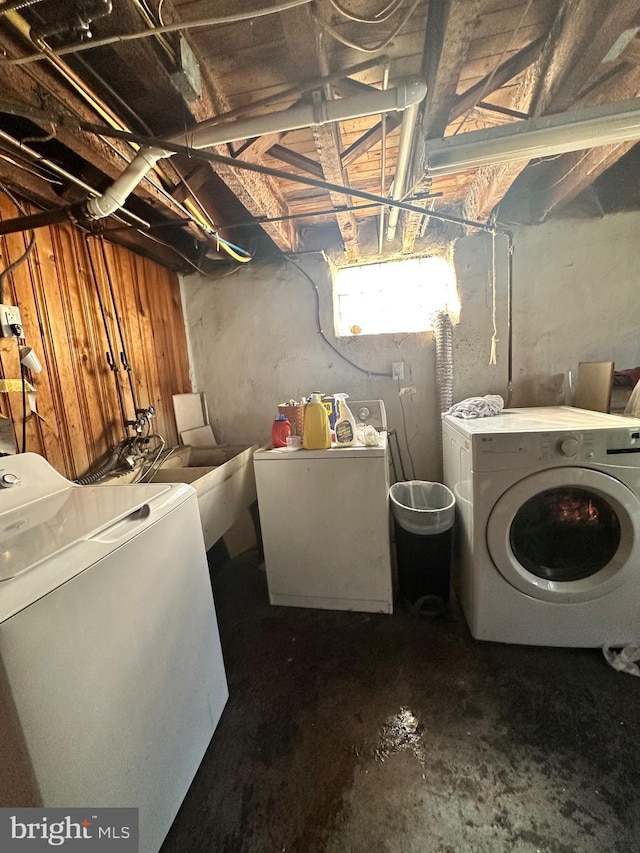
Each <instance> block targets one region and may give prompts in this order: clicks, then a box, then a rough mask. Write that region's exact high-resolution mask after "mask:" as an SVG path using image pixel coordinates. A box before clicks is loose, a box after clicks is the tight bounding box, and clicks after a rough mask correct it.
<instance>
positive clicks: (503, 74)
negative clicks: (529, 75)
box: [448, 36, 544, 124]
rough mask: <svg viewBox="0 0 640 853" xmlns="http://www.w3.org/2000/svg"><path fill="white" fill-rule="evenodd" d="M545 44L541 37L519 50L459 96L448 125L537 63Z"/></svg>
mask: <svg viewBox="0 0 640 853" xmlns="http://www.w3.org/2000/svg"><path fill="white" fill-rule="evenodd" d="M543 44H544V37H543V36H540V38H537V39H536V40H535V41H533V42H531V44H529V45H527V46H526V47H524V48H522V50H519V51H518V53H515V54H514V55H513V56H511V57H510V58H509V59H507V61H506V62H503V63H502V65H500V66H499V68H498V69H497V71H495V72H491V73H490V74H487V75H486V77H483V78H482V80H479V81H478V82H477V83H476V84H475V85H473V86H470V87H469V88H468V89H467V90H466V92H463V93H462V95H458V97H457V98H456V100H455V102H454V104H453V106H452V107H451V111H450V112H449V119H448V123H449V124H450V123H451V122H453V121H455V119H457V118H460V116H461V115H464V114H465V113H466V112H467V110H470V109H472V108H473V107H474V106H476V104H477V103H478V102H479V101H480V100H481V99H483V98H486V97H487V96H488V95H491V94H492V93H493V92H495V91H496V90H497V89H500V88H501V87H502V86H504V85H505V83H508V82H509V80H513V78H514V77H516V76H517V75H518V74H520V73H521V72H522V71H524V70H525V69H526V68H528V67H529V66H530V65H531V64H532V63H533V62H535V61H536V60H537V59H538V57H539V55H540V51H541V49H542V46H543Z"/></svg>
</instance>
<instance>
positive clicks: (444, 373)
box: [435, 311, 453, 412]
mask: <svg viewBox="0 0 640 853" xmlns="http://www.w3.org/2000/svg"><path fill="white" fill-rule="evenodd" d="M435 339H436V386H437V388H438V404H439V406H440V408H439V410H438V411H439V412H446V411H447V409H449V408H450V407H451V406H452V405H453V324H452V323H451V317H449V315H448V314H447V312H446V311H440V312H439V313H438V316H437V317H436V322H435Z"/></svg>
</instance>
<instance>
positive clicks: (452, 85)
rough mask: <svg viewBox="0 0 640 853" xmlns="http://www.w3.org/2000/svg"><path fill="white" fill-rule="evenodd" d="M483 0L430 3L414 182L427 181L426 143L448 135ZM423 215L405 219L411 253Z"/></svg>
mask: <svg viewBox="0 0 640 853" xmlns="http://www.w3.org/2000/svg"><path fill="white" fill-rule="evenodd" d="M479 9H480V2H479V0H470V2H467V3H456V2H452V0H443V2H438V3H433V4H430V5H429V15H428V18H427V26H426V34H425V42H424V48H423V56H422V68H423V73H424V75H425V79H426V81H427V97H426V101H425V104H424V107H423V110H422V120H421V122H420V123H419V129H418V138H417V145H416V146H415V149H414V150H415V153H414V157H413V169H412V181H411V182H412V184H414V185H417V186H425V187H428V186H430V183H429V182H425V180H424V177H423V174H424V167H425V151H424V142H425V140H427V139H432V138H439V137H441V136H443V135H444V133H445V130H446V127H447V125H448V124H449V115H450V113H451V110H452V109H453V107H454V105H455V103H456V100H457V86H458V81H459V80H460V73H461V71H462V68H463V67H464V64H465V61H466V58H467V53H468V51H469V45H470V44H471V39H472V37H473V33H474V30H475V27H476V24H477V21H478V12H479ZM422 223H423V217H421V216H419V215H418V214H416V213H409V214H406V215H405V216H404V217H403V220H402V247H403V252H404V253H405V254H411V253H412V252H413V251H414V248H415V241H416V238H417V236H418V234H419V233H420V229H421V227H422Z"/></svg>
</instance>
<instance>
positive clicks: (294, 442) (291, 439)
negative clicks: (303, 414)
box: [287, 435, 302, 450]
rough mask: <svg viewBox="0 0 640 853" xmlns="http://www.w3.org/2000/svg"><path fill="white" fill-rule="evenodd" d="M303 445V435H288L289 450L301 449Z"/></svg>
mask: <svg viewBox="0 0 640 853" xmlns="http://www.w3.org/2000/svg"><path fill="white" fill-rule="evenodd" d="M301 447H302V436H301V435H288V436H287V449H288V450H300V448H301Z"/></svg>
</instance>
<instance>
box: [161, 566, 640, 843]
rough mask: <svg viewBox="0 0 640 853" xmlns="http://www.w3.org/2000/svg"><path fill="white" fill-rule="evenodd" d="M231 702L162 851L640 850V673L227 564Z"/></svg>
mask: <svg viewBox="0 0 640 853" xmlns="http://www.w3.org/2000/svg"><path fill="white" fill-rule="evenodd" d="M212 576H213V582H214V592H215V597H216V604H217V609H218V617H219V622H220V630H221V636H222V646H223V651H224V655H225V661H226V666H227V675H228V679H229V689H230V693H231V696H230V699H229V703H228V705H227V707H226V709H225V712H224V714H223V716H222V719H221V721H220V724H219V726H218V729H217V731H216V734H215V736H214V738H213V740H212V742H211V744H210V747H209V749H208V751H207V754H206V756H205V758H204V761H203V763H202V765H201V767H200V770H199V772H198V774H197V776H196V778H195V780H194V783H193V785H192V787H191V789H190V791H189V793H188V795H187V797H186V799H185V802H184V804H183V806H182V808H181V810H180V812H179V814H178V816H177V818H176V820H175V823H174V825H173V827H172V829H171V831H170V833H169V836H168V837H167V840H166V842H165V844H164V846H163V849H162V853H187V851H188V853H191V851H198V853H207V851H211V853H241V852H242V853H284V851H286V853H293V851H295V853H316V851H317V852H318V853H319V851H322V853H365V851H367V853H454V851H455V853H474V851H491V853H502V851H504V853H507V851H508V853H534V851H544V853H632V852H633V851H640V747H639V745H638V724H639V715H640V679H638V678H634V677H633V676H630V675H626V674H622V673H618V672H616V671H614V670H613V669H611V668H610V667H609V666H608V665H607V664H606V662H605V660H604V658H603V656H602V653H601V651H600V650H596V649H545V648H532V647H525V646H504V645H499V644H494V643H478V642H476V641H474V640H473V639H472V638H471V636H470V635H469V632H468V630H467V627H466V625H465V623H464V619H463V617H462V616H461V615H460V613H459V612H458V611H457V609H456V607H455V603H454V607H453V614H452V616H451V618H450V619H448V620H444V621H437V622H423V621H418V620H416V619H414V618H413V617H411V616H410V615H408V614H407V613H405V612H404V611H403V610H402V609H401V608H398V609H397V611H396V613H395V614H394V615H393V616H384V615H368V614H362V613H342V612H331V611H321V610H302V609H300V610H298V609H293V608H285V607H272V606H270V605H269V603H268V598H267V585H266V577H265V574H264V572H263V571H261V570H260V567H259V558H258V555H257V553H256V552H248V553H246V554H244V555H242V556H241V557H239V558H236V559H235V560H233V561H227V562H222V563H217V564H216V565H215V566H214V567H213V571H212Z"/></svg>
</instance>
